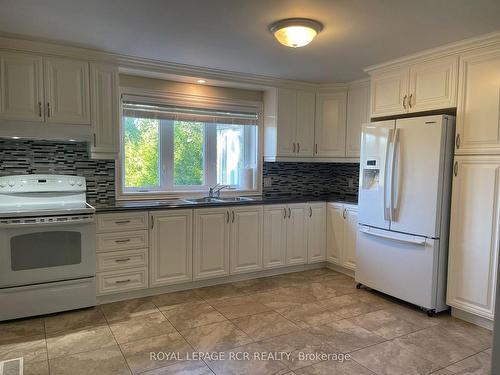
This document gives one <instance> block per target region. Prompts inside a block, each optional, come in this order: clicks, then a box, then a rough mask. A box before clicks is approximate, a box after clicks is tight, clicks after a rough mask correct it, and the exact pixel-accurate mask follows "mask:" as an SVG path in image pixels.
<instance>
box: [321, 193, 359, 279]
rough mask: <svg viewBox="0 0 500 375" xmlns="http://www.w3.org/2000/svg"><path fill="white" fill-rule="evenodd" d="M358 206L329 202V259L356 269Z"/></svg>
mask: <svg viewBox="0 0 500 375" xmlns="http://www.w3.org/2000/svg"><path fill="white" fill-rule="evenodd" d="M357 230H358V208H357V206H356V205H353V204H342V203H328V207H327V261H328V262H331V263H334V264H337V265H339V266H342V267H345V268H348V269H351V270H355V269H356V237H357Z"/></svg>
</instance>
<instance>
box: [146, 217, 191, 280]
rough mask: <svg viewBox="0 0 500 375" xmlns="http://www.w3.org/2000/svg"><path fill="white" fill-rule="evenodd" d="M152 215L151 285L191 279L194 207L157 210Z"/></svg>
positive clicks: (150, 218)
mask: <svg viewBox="0 0 500 375" xmlns="http://www.w3.org/2000/svg"><path fill="white" fill-rule="evenodd" d="M149 216H150V217H149V221H150V223H151V230H150V241H149V242H150V251H149V258H150V259H149V264H150V272H149V277H150V281H149V285H150V286H151V287H156V286H163V285H171V284H177V283H182V282H186V281H191V280H192V279H193V269H192V260H193V259H192V252H193V244H192V237H193V230H192V222H193V211H192V210H165V211H153V212H150V214H149Z"/></svg>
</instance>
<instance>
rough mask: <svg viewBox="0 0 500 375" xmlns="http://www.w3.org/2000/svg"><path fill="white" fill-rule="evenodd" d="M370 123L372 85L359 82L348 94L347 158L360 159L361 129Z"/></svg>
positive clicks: (351, 87) (352, 86)
mask: <svg viewBox="0 0 500 375" xmlns="http://www.w3.org/2000/svg"><path fill="white" fill-rule="evenodd" d="M368 122H370V83H369V82H357V83H355V84H352V85H351V86H350V87H349V91H348V92H347V125H346V137H345V139H346V141H345V156H347V157H351V158H359V153H360V150H361V128H362V125H363V124H366V123H368Z"/></svg>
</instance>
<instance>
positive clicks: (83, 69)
mask: <svg viewBox="0 0 500 375" xmlns="http://www.w3.org/2000/svg"><path fill="white" fill-rule="evenodd" d="M89 84H90V78H89V63H88V62H87V61H80V60H73V59H67V58H58V57H46V58H44V86H45V102H46V111H45V118H46V120H47V121H48V122H51V123H62V124H83V125H89V124H90V88H89Z"/></svg>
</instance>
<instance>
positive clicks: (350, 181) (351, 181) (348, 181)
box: [347, 178, 354, 188]
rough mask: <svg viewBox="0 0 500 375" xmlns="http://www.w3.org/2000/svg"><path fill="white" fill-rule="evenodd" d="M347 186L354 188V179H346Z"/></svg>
mask: <svg viewBox="0 0 500 375" xmlns="http://www.w3.org/2000/svg"><path fill="white" fill-rule="evenodd" d="M347 186H348V187H349V188H353V187H354V179H353V178H348V179H347Z"/></svg>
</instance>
